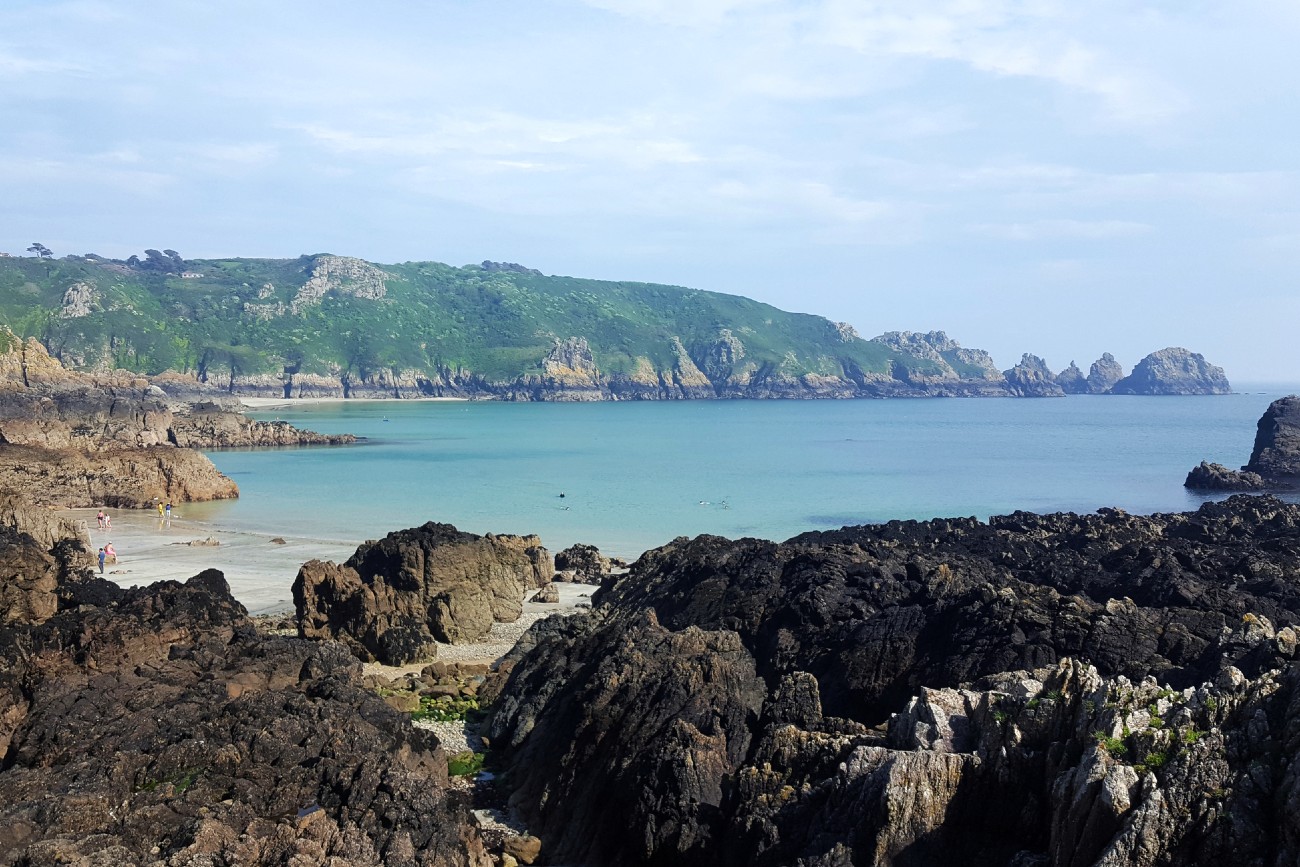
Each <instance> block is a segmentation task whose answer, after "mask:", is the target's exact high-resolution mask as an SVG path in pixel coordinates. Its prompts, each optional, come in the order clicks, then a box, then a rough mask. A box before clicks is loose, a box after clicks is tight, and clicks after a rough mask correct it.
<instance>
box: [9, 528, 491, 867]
mask: <svg viewBox="0 0 1300 867" xmlns="http://www.w3.org/2000/svg"><path fill="white" fill-rule="evenodd" d="M69 545H74V546H75V540H68V542H66V543H59V544H57V545H56V546H54V547H53V548H52V549H47V548H46V547H45V545H44V544H43V543H38V542H37V541H36V540H35V539H33V538H32V537H31V536H29V535H26V534H25V533H21V532H15V531H14V530H13V529H12V528H11V525H9V524H7V523H6V522H4V521H0V625H2V626H3V628H0V863H4V864H24V865H32V867H38V865H55V864H79V865H129V864H140V865H144V864H150V865H175V867H182V865H200V864H204V865H215V864H240V865H287V864H330V865H336V867H362V865H366V867H380V865H404V867H416V865H430V867H432V865H439V867H441V865H446V867H451V865H474V867H487V865H489V864H491V863H493V862H492V861H491V859H490V857H489V856H488V855H487V853H486V851H485V849H484V846H483V842H482V840H481V839H480V838H479V836H478V834H477V832H476V830H475V829H474V828H473V826H472V824H471V819H470V816H469V812H468V809H467V807H466V806H465V805H464V804H463V803H462V802H461V801H459V800H458V799H457V797H456V796H455V795H454V793H453V792H452V790H451V787H450V785H449V780H448V766H447V757H446V755H445V754H444V752H443V751H442V749H441V748H440V746H439V744H438V742H437V740H436V739H435V738H433V737H432V736H431V735H430V734H429V733H428V732H425V731H422V730H420V729H416V728H413V727H412V726H411V725H410V722H409V719H408V718H407V717H406V716H405V715H403V714H399V713H397V712H396V711H394V710H392V709H391V708H389V707H388V706H387V705H386V704H385V703H384V702H383V701H382V700H380V699H379V698H378V697H377V696H375V695H374V693H372V692H370V691H369V690H366V689H363V688H362V677H361V666H360V664H359V663H357V662H356V661H355V660H354V659H353V658H352V657H351V655H350V654H349V653H348V652H347V651H346V650H345V649H344V648H343V647H342V646H340V645H338V644H334V643H331V642H304V641H301V640H298V639H293V638H272V637H266V636H263V635H261V634H259V633H258V632H257V630H256V629H255V627H254V625H253V623H252V622H251V621H250V620H249V618H248V617H247V615H246V614H245V612H244V610H243V608H242V607H241V606H240V605H239V604H238V603H237V602H235V600H234V599H232V598H231V596H230V593H229V589H228V587H227V585H226V582H225V580H224V578H223V576H222V575H221V573H220V572H213V571H209V572H204V573H202V574H200V575H197V576H195V577H194V578H192V579H190V580H189V581H188V582H186V583H184V584H178V583H176V582H163V583H160V584H156V585H153V586H151V587H146V588H136V589H131V590H124V589H122V588H120V587H118V586H117V585H115V584H112V583H110V582H106V581H102V580H98V579H96V578H94V577H92V575H91V574H90V572H89V571H88V570H85V569H83V568H81V561H80V560H79V555H78V554H77V553H76V551H75V550H73V548H70V547H68V546H69Z"/></svg>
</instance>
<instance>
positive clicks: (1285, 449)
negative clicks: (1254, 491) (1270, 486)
mask: <svg viewBox="0 0 1300 867" xmlns="http://www.w3.org/2000/svg"><path fill="white" fill-rule="evenodd" d="M1242 469H1243V470H1248V471H1250V472H1255V473H1259V474H1260V475H1262V476H1265V477H1268V478H1273V479H1286V478H1290V477H1295V476H1300V397H1297V396H1296V395H1290V396H1288V397H1283V398H1279V399H1278V400H1275V401H1273V402H1272V403H1270V404H1269V405H1268V409H1266V410H1265V411H1264V415H1263V416H1261V417H1260V419H1259V425H1258V428H1257V430H1256V433H1255V447H1254V449H1252V450H1251V453H1250V461H1249V462H1248V463H1247V464H1246V466H1244V467H1242Z"/></svg>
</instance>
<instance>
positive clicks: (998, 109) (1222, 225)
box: [0, 0, 1300, 381]
mask: <svg viewBox="0 0 1300 867" xmlns="http://www.w3.org/2000/svg"><path fill="white" fill-rule="evenodd" d="M1298 42H1300V3H1296V2H1294V0H1239V2H1236V3H1232V4H1225V3H1209V2H1202V0H1180V2H1148V3H1139V2H1131V3H1121V2H1111V0H1095V2H1091V3H1079V2H1057V0H911V2H871V0H853V2H850V0H691V2H687V0H587V2H579V0H529V2H494V0H446V2H444V0H402V2H386V0H375V2H370V3H367V4H358V3H355V2H348V3H342V2H331V0H317V2H310V3H308V2H297V0H276V2H275V3H253V2H239V0H230V2H222V3H211V2H188V0H173V2H168V3H166V4H159V3H145V2H127V0H105V2H92V0H87V2H69V3H57V2H55V3H51V2H24V0H7V2H5V3H4V4H3V5H2V6H0V117H3V118H4V122H3V124H0V250H6V251H8V252H11V253H20V252H21V251H23V250H24V249H25V248H26V247H27V246H28V245H30V244H31V243H32V242H33V241H41V242H42V243H44V244H46V245H47V246H49V247H50V248H52V249H53V250H54V251H55V253H56V254H59V255H61V254H64V253H85V252H94V253H99V254H101V255H108V256H125V255H129V254H130V253H132V252H139V251H142V250H143V249H144V248H145V247H156V248H159V249H161V248H172V249H176V250H178V251H180V252H181V254H182V255H184V256H190V257H195V258H201V257H210V256H235V255H240V256H272V257H293V256H297V255H299V254H302V253H313V252H335V253H341V254H349V255H356V256H361V257H364V258H367V259H370V260H372V261H379V262H395V261H406V260H421V259H430V260H436V261H442V262H449V263H451V264H466V263H469V262H477V261H480V260H483V259H497V260H506V261H515V262H521V263H524V264H526V265H529V266H531V267H535V268H540V269H541V270H543V271H545V272H547V273H554V274H570V275H575V276H582V277H598V278H609V279H627V280H645V281H655V282H664V283H675V284H681V285H687V286H694V287H698V288H701V289H711V290H717V291H722V292H735V293H739V294H744V295H748V296H751V297H754V298H758V299H760V300H763V301H767V302H769V303H772V304H775V305H777V306H779V307H782V308H785V309H789V310H800V311H806V312H811V313H818V314H821V315H824V316H827V317H829V318H831V319H834V320H837V321H847V322H850V323H851V324H853V325H854V326H856V327H857V328H858V330H859V331H860V332H861V333H862V334H863V335H864V336H868V337H869V336H873V335H875V334H878V333H880V332H882V331H887V330H904V329H906V330H929V329H945V330H947V331H948V332H949V334H950V335H952V336H953V337H955V338H956V339H958V340H960V341H961V342H962V343H963V344H964V345H967V346H975V347H980V348H984V349H988V350H989V351H991V352H992V353H993V354H994V357H995V358H996V360H997V361H998V362H999V363H1000V364H1001V365H1002V366H1004V367H1007V366H1010V365H1011V364H1013V363H1014V362H1015V361H1017V360H1018V359H1019V356H1020V353H1022V352H1034V353H1036V354H1039V355H1042V356H1043V357H1045V358H1046V359H1047V361H1048V363H1049V364H1050V365H1051V366H1052V367H1053V368H1054V369H1059V368H1061V367H1064V366H1065V365H1066V364H1067V363H1068V362H1069V361H1070V360H1071V359H1074V360H1076V361H1077V362H1078V363H1079V364H1080V366H1081V367H1083V368H1084V369H1085V371H1086V369H1087V366H1088V364H1089V363H1090V362H1091V361H1092V360H1094V359H1095V358H1096V357H1097V356H1098V355H1100V354H1101V353H1102V352H1103V351H1110V352H1113V353H1114V354H1115V355H1116V357H1117V358H1118V359H1119V360H1120V361H1121V362H1122V363H1123V364H1124V365H1125V367H1126V368H1127V367H1131V366H1132V364H1133V363H1134V362H1136V361H1137V360H1138V359H1139V358H1140V357H1141V356H1142V355H1144V354H1146V353H1147V352H1149V351H1151V350H1154V349H1158V348H1160V347H1163V346H1168V345H1181V346H1186V347H1188V348H1190V349H1193V350H1195V351H1199V352H1202V353H1204V354H1205V355H1206V357H1207V358H1209V360H1210V361H1212V362H1214V363H1216V364H1220V365H1222V366H1223V367H1225V368H1226V369H1227V372H1228V374H1229V376H1230V377H1231V378H1233V379H1236V380H1239V381H1250V380H1261V379H1269V380H1282V381H1300V356H1298V355H1297V352H1296V350H1295V343H1294V333H1295V322H1296V321H1297V318H1300V317H1298V314H1300V291H1297V289H1298V287H1297V279H1296V276H1297V271H1298V269H1297V266H1298V265H1300V148H1297V147H1296V142H1297V141H1300V112H1297V111H1296V110H1295V109H1294V108H1293V107H1292V105H1293V102H1294V99H1295V94H1296V93H1297V92H1300V63H1297V62H1296V61H1295V59H1294V52H1295V45H1296V44H1297V43H1298Z"/></svg>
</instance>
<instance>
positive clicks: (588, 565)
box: [555, 543, 613, 584]
mask: <svg viewBox="0 0 1300 867" xmlns="http://www.w3.org/2000/svg"><path fill="white" fill-rule="evenodd" d="M612 568H613V564H612V562H611V561H610V559H609V558H608V557H606V556H605V555H604V554H602V553H600V549H599V548H597V547H596V546H595V545H584V544H582V543H578V544H577V545H570V546H569V547H568V548H565V549H564V550H563V551H561V552H560V553H558V554H556V555H555V570H556V572H557V573H564V577H563V578H561V577H560V576H559V575H558V574H557V576H556V580H557V581H559V580H566V579H567V580H572V581H577V582H579V583H583V584H599V583H600V582H601V581H603V580H604V579H605V577H606V576H607V575H609V573H610V569H612Z"/></svg>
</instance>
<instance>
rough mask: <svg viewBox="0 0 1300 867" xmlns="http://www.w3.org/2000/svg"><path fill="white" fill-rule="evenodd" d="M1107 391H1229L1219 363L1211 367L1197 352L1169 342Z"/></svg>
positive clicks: (1198, 392)
mask: <svg viewBox="0 0 1300 867" xmlns="http://www.w3.org/2000/svg"><path fill="white" fill-rule="evenodd" d="M1110 392H1111V394H1231V393H1232V386H1231V385H1229V384H1228V378H1227V376H1225V375H1224V373H1223V368H1222V367H1215V366H1214V365H1213V364H1210V363H1209V362H1208V361H1206V360H1205V356H1203V355H1201V354H1200V353H1199V352H1189V351H1188V350H1186V349H1183V348H1181V347H1176V346H1171V347H1169V348H1168V349H1161V350H1160V351H1159V352H1153V353H1151V354H1150V355H1148V356H1147V357H1146V358H1144V359H1142V360H1141V361H1139V362H1138V363H1137V365H1136V366H1135V367H1134V368H1133V372H1132V373H1130V374H1129V375H1128V376H1126V377H1124V378H1123V379H1121V380H1119V381H1118V382H1116V383H1115V384H1114V385H1113V386H1111V389H1110Z"/></svg>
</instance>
